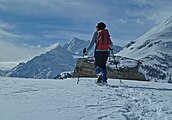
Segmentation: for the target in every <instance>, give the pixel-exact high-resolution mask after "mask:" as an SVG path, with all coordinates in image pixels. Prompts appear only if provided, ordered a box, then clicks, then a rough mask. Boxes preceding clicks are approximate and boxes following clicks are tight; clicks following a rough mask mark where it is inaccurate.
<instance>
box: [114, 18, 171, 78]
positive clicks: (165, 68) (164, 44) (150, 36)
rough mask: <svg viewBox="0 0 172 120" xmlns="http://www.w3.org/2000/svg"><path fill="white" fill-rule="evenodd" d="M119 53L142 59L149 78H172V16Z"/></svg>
mask: <svg viewBox="0 0 172 120" xmlns="http://www.w3.org/2000/svg"><path fill="white" fill-rule="evenodd" d="M117 55H122V56H126V57H130V58H135V59H138V60H142V61H143V63H144V67H143V69H144V70H145V72H146V76H147V77H148V79H151V78H154V80H156V79H161V80H167V81H169V80H171V79H172V78H171V77H172V17H170V18H169V19H167V20H165V21H163V22H162V23H161V24H159V25H157V26H155V27H154V28H153V29H151V30H150V31H148V32H147V33H146V34H144V35H143V36H141V37H140V38H138V39H136V40H135V41H131V42H130V43H129V44H127V45H126V46H125V47H124V49H123V50H122V51H120V52H119V53H117Z"/></svg>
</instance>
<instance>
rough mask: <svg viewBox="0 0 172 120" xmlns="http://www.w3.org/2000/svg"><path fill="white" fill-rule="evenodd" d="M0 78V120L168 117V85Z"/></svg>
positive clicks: (171, 103) (171, 109)
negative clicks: (104, 83) (120, 85)
mask: <svg viewBox="0 0 172 120" xmlns="http://www.w3.org/2000/svg"><path fill="white" fill-rule="evenodd" d="M94 80H95V79H94V78H80V82H79V84H76V81H77V80H76V79H66V80H40V79H24V78H22V79H21V78H20V79H19V78H5V77H0V96H1V97H0V119H1V120H171V119H172V99H171V98H172V94H171V92H172V84H167V83H164V84H163V85H162V83H151V82H136V81H123V82H124V83H125V84H127V85H128V87H118V85H119V80H109V84H110V85H111V87H106V86H98V85H96V84H95V83H94Z"/></svg>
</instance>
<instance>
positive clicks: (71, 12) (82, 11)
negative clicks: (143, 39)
mask: <svg viewBox="0 0 172 120" xmlns="http://www.w3.org/2000/svg"><path fill="white" fill-rule="evenodd" d="M171 6H172V1H171V0H0V41H1V42H2V41H3V42H8V43H9V44H13V45H16V46H17V47H18V46H25V47H30V46H31V47H32V48H35V47H38V48H40V47H47V46H50V45H52V44H54V43H59V44H64V43H66V42H68V41H69V40H71V39H72V38H73V37H78V38H80V39H83V40H90V39H91V37H92V35H93V32H94V31H95V25H96V24H97V23H98V22H100V21H104V22H105V23H106V24H107V28H108V29H109V31H110V34H111V38H112V40H113V41H114V44H117V45H121V46H124V45H125V44H126V43H128V42H130V41H131V40H134V39H136V38H138V37H140V36H141V35H143V34H144V33H145V32H147V31H148V30H150V29H151V28H152V27H154V26H155V25H157V24H159V23H160V22H161V21H162V20H164V19H167V18H168V17H170V16H172V12H171V11H172V7H171ZM2 45H3V44H2V43H1V44H0V47H1V46H2ZM0 49H1V48H0ZM0 54H1V53H0Z"/></svg>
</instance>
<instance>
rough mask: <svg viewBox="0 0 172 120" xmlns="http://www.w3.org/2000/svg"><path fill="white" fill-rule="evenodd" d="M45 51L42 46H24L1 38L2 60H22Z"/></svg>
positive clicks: (0, 58) (0, 59)
mask: <svg viewBox="0 0 172 120" xmlns="http://www.w3.org/2000/svg"><path fill="white" fill-rule="evenodd" d="M42 52H45V51H44V49H42V48H40V47H28V46H27V47H23V46H19V45H14V44H12V43H9V42H5V41H2V40H0V55H1V57H0V61H4V62H7V61H21V60H26V59H30V58H32V57H33V56H35V55H38V54H40V53H42Z"/></svg>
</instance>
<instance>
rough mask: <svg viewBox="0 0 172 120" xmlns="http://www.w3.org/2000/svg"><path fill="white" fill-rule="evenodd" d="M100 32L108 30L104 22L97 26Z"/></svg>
mask: <svg viewBox="0 0 172 120" xmlns="http://www.w3.org/2000/svg"><path fill="white" fill-rule="evenodd" d="M96 27H98V28H99V29H100V30H104V29H105V28H106V25H105V24H104V23H103V22H100V23H98V24H97V25H96Z"/></svg>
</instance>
